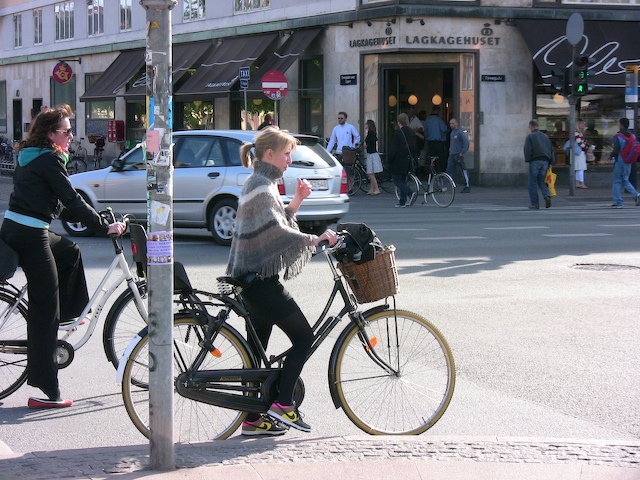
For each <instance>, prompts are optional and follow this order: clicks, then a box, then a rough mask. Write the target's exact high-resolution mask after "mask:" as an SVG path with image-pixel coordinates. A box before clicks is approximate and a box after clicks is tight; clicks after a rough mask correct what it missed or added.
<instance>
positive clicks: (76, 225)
mask: <svg viewBox="0 0 640 480" xmlns="http://www.w3.org/2000/svg"><path fill="white" fill-rule="evenodd" d="M80 195H81V196H82V198H83V199H84V201H85V202H87V203H88V204H89V205H91V202H89V200H87V198H86V197H85V196H84V195H82V194H80ZM60 221H61V222H62V228H64V230H65V232H67V233H68V234H69V235H71V236H72V237H93V236H94V235H95V234H96V232H95V230H94V229H92V228H89V227H87V226H86V225H85V224H84V223H82V222H71V221H67V220H62V219H60Z"/></svg>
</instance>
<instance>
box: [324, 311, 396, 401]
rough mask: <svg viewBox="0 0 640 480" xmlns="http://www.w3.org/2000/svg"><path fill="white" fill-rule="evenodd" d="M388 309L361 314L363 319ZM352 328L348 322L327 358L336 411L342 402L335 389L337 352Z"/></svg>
mask: <svg viewBox="0 0 640 480" xmlns="http://www.w3.org/2000/svg"><path fill="white" fill-rule="evenodd" d="M388 308H389V305H387V304H382V305H376V306H375V307H373V308H370V309H369V310H366V311H364V312H362V315H363V316H364V318H367V317H370V316H371V315H373V314H374V313H378V312H384V311H385V310H387V309H388ZM354 326H355V325H354V323H353V322H349V325H347V326H346V327H345V328H344V330H342V333H340V336H339V337H338V340H336V343H335V344H334V345H333V350H332V351H331V356H330V357H329V369H328V374H329V392H330V393H331V400H332V401H333V405H334V406H335V407H336V410H337V409H338V408H341V407H342V402H341V401H340V398H339V396H338V391H337V389H336V361H337V358H338V350H340V347H341V346H342V344H343V343H344V339H345V337H346V336H347V334H348V333H349V332H350V331H351V330H352V329H353V328H354Z"/></svg>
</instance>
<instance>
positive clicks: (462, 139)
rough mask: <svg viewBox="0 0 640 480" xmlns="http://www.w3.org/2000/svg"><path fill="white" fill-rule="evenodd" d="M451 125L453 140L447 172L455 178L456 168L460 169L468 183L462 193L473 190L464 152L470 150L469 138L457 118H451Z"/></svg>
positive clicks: (450, 144)
mask: <svg viewBox="0 0 640 480" xmlns="http://www.w3.org/2000/svg"><path fill="white" fill-rule="evenodd" d="M449 127H450V128H451V137H450V138H451V141H450V143H449V158H448V160H447V173H448V174H449V176H450V177H451V178H455V174H456V170H457V169H460V170H461V171H462V175H463V176H464V181H465V183H466V186H465V187H464V188H463V189H462V193H469V192H470V191H471V187H470V186H469V174H468V173H467V166H466V165H465V162H464V154H465V153H467V150H469V138H468V137H467V134H466V133H465V132H464V130H463V129H462V128H461V127H460V124H459V123H458V119H457V118H454V117H452V118H451V120H449Z"/></svg>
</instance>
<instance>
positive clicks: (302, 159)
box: [292, 139, 336, 168]
mask: <svg viewBox="0 0 640 480" xmlns="http://www.w3.org/2000/svg"><path fill="white" fill-rule="evenodd" d="M292 160H293V165H294V166H296V167H309V168H330V167H335V166H336V161H335V159H334V158H333V157H332V156H331V155H330V154H329V153H327V151H326V150H325V149H324V147H322V145H320V144H319V143H317V142H316V141H310V140H308V139H306V140H302V141H301V144H300V145H298V146H297V147H296V149H295V150H294V151H293V155H292Z"/></svg>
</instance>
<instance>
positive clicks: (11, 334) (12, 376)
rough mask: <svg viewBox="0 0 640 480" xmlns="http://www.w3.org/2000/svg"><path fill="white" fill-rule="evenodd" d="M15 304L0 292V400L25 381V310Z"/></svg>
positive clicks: (13, 300) (12, 298) (11, 298)
mask: <svg viewBox="0 0 640 480" xmlns="http://www.w3.org/2000/svg"><path fill="white" fill-rule="evenodd" d="M15 302H16V298H15V296H13V295H11V294H10V293H8V292H5V291H4V290H0V399H2V398H5V397H8V396H9V395H11V394H12V393H13V392H15V391H16V390H18V389H19V388H20V387H21V386H22V384H23V383H24V382H26V380H27V348H26V342H27V309H26V308H25V307H24V305H22V304H18V305H17V306H16V304H15ZM14 307H15V308H14ZM16 343H23V344H24V347H22V346H20V347H18V346H17V345H16ZM12 347H13V348H12Z"/></svg>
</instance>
